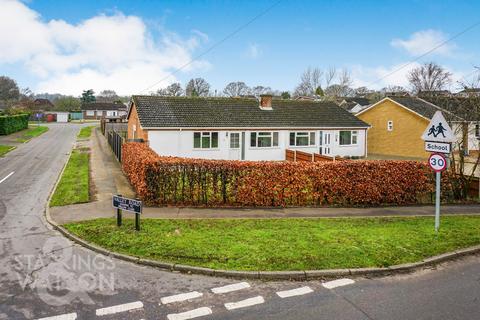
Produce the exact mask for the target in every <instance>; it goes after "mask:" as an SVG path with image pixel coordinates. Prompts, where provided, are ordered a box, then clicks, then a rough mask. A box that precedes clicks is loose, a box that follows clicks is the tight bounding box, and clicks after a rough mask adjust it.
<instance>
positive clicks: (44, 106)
mask: <svg viewBox="0 0 480 320" xmlns="http://www.w3.org/2000/svg"><path fill="white" fill-rule="evenodd" d="M33 105H34V108H35V110H36V111H37V110H38V111H45V110H53V109H54V108H55V106H54V105H53V103H52V102H51V101H50V100H48V99H43V98H37V99H35V100H33Z"/></svg>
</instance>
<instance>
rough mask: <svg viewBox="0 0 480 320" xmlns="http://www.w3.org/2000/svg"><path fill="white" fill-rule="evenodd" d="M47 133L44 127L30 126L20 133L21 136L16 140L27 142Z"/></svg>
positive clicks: (46, 128)
mask: <svg viewBox="0 0 480 320" xmlns="http://www.w3.org/2000/svg"><path fill="white" fill-rule="evenodd" d="M47 131H48V127H45V126H30V127H28V129H27V130H25V131H24V132H23V133H22V136H21V137H20V138H18V139H17V141H18V142H22V143H23V142H27V141H29V140H31V139H32V138H35V137H38V136H39V135H41V134H43V133H45V132H47Z"/></svg>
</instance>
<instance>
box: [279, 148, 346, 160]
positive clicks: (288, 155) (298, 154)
mask: <svg viewBox="0 0 480 320" xmlns="http://www.w3.org/2000/svg"><path fill="white" fill-rule="evenodd" d="M285 160H287V161H305V162H335V161H343V160H345V159H343V158H340V157H329V156H326V155H321V154H318V153H308V152H303V151H299V150H290V149H286V150H285Z"/></svg>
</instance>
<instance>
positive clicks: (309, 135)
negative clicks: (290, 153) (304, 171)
mask: <svg viewBox="0 0 480 320" xmlns="http://www.w3.org/2000/svg"><path fill="white" fill-rule="evenodd" d="M292 134H293V135H294V144H292V143H291V142H292V141H291V136H292ZM297 137H303V138H305V137H306V138H307V144H306V145H299V144H297ZM312 138H313V139H312ZM288 145H289V146H290V147H315V146H316V145H317V144H316V133H315V131H290V132H289V133H288Z"/></svg>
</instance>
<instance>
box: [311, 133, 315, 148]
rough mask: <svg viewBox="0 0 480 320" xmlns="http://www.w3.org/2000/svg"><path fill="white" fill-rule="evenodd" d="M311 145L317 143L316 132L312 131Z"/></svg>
mask: <svg viewBox="0 0 480 320" xmlns="http://www.w3.org/2000/svg"><path fill="white" fill-rule="evenodd" d="M310 145H311V146H314V145H315V132H310Z"/></svg>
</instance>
